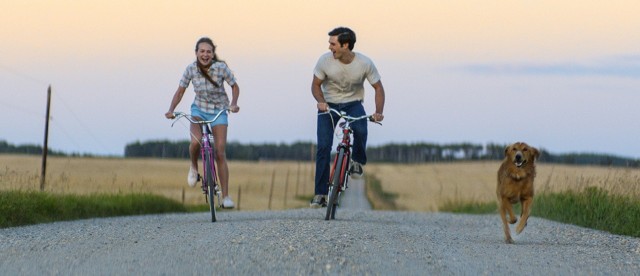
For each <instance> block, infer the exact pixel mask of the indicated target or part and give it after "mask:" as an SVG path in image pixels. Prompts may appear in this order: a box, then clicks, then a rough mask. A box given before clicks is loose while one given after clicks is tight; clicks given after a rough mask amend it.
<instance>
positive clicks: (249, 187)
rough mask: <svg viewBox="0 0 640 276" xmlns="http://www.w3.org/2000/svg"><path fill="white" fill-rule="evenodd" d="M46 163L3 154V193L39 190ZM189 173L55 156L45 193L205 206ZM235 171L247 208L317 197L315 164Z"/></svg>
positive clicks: (167, 166)
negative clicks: (142, 196) (128, 196)
mask: <svg viewBox="0 0 640 276" xmlns="http://www.w3.org/2000/svg"><path fill="white" fill-rule="evenodd" d="M41 162H42V159H41V157H38V156H28V155H0V190H39V189H40V167H41ZM188 169H189V161H187V160H175V159H120V158H80V157H51V156H50V157H49V158H48V160H47V176H46V184H45V190H46V191H49V192H52V193H60V194H93V193H153V194H158V195H163V196H165V197H168V198H171V199H174V200H176V201H179V202H184V203H185V204H204V203H205V201H204V195H203V194H202V190H201V189H200V188H199V186H196V188H190V187H188V186H187V184H186V175H187V171H188ZM229 171H230V177H231V180H230V188H229V189H230V195H231V197H232V198H233V199H234V200H235V201H236V205H239V207H240V209H241V210H267V209H273V210H278V209H286V208H299V207H304V206H307V204H308V202H307V201H305V200H301V199H298V198H297V197H296V195H299V196H311V195H312V194H313V174H312V167H311V165H310V163H297V162H229ZM271 183H274V185H273V192H271ZM285 187H286V188H287V189H286V200H285ZM270 194H271V195H272V196H271V206H270V207H271V208H269V198H270ZM239 195H240V198H238V196H239Z"/></svg>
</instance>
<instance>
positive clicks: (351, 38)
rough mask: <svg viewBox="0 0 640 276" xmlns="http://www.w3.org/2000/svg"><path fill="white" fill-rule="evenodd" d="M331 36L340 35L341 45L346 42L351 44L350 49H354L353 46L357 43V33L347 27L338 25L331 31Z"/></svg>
mask: <svg viewBox="0 0 640 276" xmlns="http://www.w3.org/2000/svg"><path fill="white" fill-rule="evenodd" d="M329 36H338V42H339V43H340V46H342V45H344V44H345V43H347V44H349V50H350V51H353V46H354V45H355V44H356V33H355V32H353V31H352V30H351V29H349V28H347V27H338V28H335V29H333V30H332V31H330V32H329Z"/></svg>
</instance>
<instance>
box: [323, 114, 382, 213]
mask: <svg viewBox="0 0 640 276" xmlns="http://www.w3.org/2000/svg"><path fill="white" fill-rule="evenodd" d="M330 112H333V113H335V114H337V115H338V117H339V118H338V120H340V119H342V120H343V121H342V122H340V123H339V124H338V126H340V128H341V129H342V131H341V132H342V140H341V141H340V143H339V144H338V146H337V148H336V150H337V152H338V153H337V154H336V157H335V159H334V161H333V167H332V168H331V174H330V176H329V194H328V195H327V214H326V215H325V218H324V219H325V220H330V219H335V218H336V209H337V208H338V206H339V205H340V197H341V195H342V193H344V191H345V190H346V189H347V187H348V185H347V184H348V182H349V176H350V175H351V169H350V165H351V162H352V161H351V135H352V134H353V130H352V129H351V124H352V123H353V122H355V121H358V120H362V119H369V121H370V122H373V123H376V124H379V125H382V124H381V123H379V122H376V121H374V120H373V115H363V116H360V117H352V116H349V115H347V113H345V112H342V111H338V110H336V109H333V108H329V110H328V111H327V112H326V113H320V114H318V115H325V114H328V115H331V114H329V113H330Z"/></svg>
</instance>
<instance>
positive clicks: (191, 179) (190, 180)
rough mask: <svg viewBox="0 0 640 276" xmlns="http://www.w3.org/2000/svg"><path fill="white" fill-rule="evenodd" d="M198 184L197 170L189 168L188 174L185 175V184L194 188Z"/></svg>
mask: <svg viewBox="0 0 640 276" xmlns="http://www.w3.org/2000/svg"><path fill="white" fill-rule="evenodd" d="M196 182H198V170H196V169H194V168H193V167H189V174H188V175H187V184H189V187H195V186H196Z"/></svg>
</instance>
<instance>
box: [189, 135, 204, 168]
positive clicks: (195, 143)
mask: <svg viewBox="0 0 640 276" xmlns="http://www.w3.org/2000/svg"><path fill="white" fill-rule="evenodd" d="M201 138H202V129H200V125H198V124H191V144H190V145H189V156H190V157H191V167H192V168H193V169H195V170H196V171H198V156H200V139H201Z"/></svg>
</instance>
